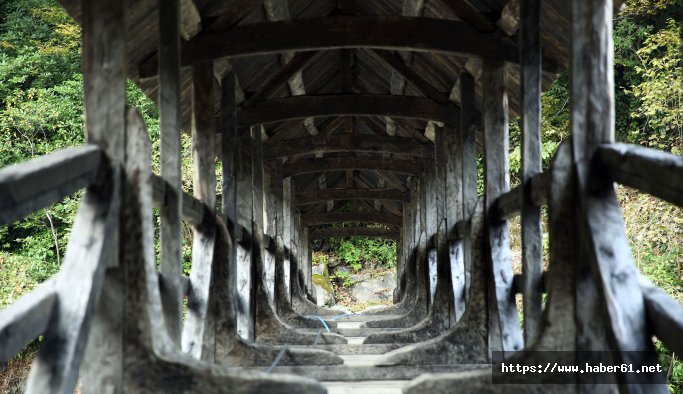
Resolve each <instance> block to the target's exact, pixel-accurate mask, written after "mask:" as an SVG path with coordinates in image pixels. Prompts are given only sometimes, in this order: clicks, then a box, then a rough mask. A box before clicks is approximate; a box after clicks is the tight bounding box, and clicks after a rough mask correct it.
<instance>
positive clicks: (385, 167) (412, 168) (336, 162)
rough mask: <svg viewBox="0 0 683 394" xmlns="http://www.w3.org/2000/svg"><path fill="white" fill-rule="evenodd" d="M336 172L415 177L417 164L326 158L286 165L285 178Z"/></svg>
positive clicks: (364, 158) (351, 157) (390, 160)
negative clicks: (352, 171)
mask: <svg viewBox="0 0 683 394" xmlns="http://www.w3.org/2000/svg"><path fill="white" fill-rule="evenodd" d="M335 170H340V171H342V170H371V171H381V172H391V173H395V174H402V175H409V176H415V175H416V174H417V164H416V163H415V161H413V160H396V159H376V158H367V157H358V156H342V157H326V158H324V159H315V160H308V161H303V160H302V161H299V162H296V163H291V164H289V163H287V164H285V165H284V169H283V176H285V177H288V176H294V175H300V174H312V173H317V172H326V171H335Z"/></svg>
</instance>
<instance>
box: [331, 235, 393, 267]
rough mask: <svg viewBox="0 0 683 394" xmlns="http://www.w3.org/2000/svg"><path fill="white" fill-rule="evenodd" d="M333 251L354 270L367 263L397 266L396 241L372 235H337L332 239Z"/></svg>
mask: <svg viewBox="0 0 683 394" xmlns="http://www.w3.org/2000/svg"><path fill="white" fill-rule="evenodd" d="M330 245H331V247H332V248H331V250H330V251H331V252H332V253H334V254H335V255H336V256H337V257H339V259H340V260H341V261H343V262H344V263H346V264H348V265H350V266H351V268H353V270H354V271H359V270H360V269H362V268H363V266H364V265H365V264H366V263H374V264H381V265H384V266H386V267H391V268H393V267H395V266H396V242H394V241H390V240H386V239H382V238H372V237H348V238H342V237H336V238H331V239H330Z"/></svg>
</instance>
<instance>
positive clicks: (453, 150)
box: [442, 114, 466, 321]
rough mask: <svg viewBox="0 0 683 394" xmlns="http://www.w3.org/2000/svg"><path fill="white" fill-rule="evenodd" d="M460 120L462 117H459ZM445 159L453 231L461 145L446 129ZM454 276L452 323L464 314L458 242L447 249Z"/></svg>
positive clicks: (459, 196) (456, 132) (459, 205)
mask: <svg viewBox="0 0 683 394" xmlns="http://www.w3.org/2000/svg"><path fill="white" fill-rule="evenodd" d="M460 116H461V117H462V114H461V115H460ZM444 131H445V136H444V145H445V146H444V157H443V159H442V160H443V161H444V163H445V166H446V207H445V209H446V223H447V225H448V228H449V229H450V228H452V227H453V226H454V225H455V224H456V223H457V222H458V221H460V220H462V219H463V217H464V216H463V190H462V189H463V187H462V185H463V181H462V154H463V152H462V144H461V141H460V140H461V134H462V133H461V130H460V129H459V128H452V129H445V130H444ZM448 248H449V253H450V261H451V274H452V275H453V278H452V281H453V296H454V300H455V319H456V321H457V320H459V319H460V317H461V316H462V314H463V312H464V311H465V289H466V281H465V257H464V253H463V241H462V240H461V239H459V240H456V241H454V242H451V243H450V244H449V245H448Z"/></svg>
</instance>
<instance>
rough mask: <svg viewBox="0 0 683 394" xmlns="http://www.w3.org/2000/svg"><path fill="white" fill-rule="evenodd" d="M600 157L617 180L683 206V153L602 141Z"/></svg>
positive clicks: (599, 149)
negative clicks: (605, 143) (603, 143)
mask: <svg viewBox="0 0 683 394" xmlns="http://www.w3.org/2000/svg"><path fill="white" fill-rule="evenodd" d="M597 159H598V160H599V162H600V164H601V165H602V166H604V168H605V170H606V171H607V173H608V174H609V176H610V177H611V178H612V179H613V180H615V181H616V182H618V183H621V184H623V185H626V186H629V187H633V188H636V189H638V190H640V191H642V192H645V193H649V194H652V195H653V196H655V197H659V198H661V199H663V200H666V201H668V202H670V203H672V204H676V205H678V206H679V207H683V156H678V155H674V154H671V153H667V152H662V151H659V150H655V149H650V148H645V147H642V146H638V145H629V144H621V143H615V144H608V145H601V146H600V147H599V148H598V152H597Z"/></svg>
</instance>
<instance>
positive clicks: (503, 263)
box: [482, 59, 524, 356]
mask: <svg viewBox="0 0 683 394" xmlns="http://www.w3.org/2000/svg"><path fill="white" fill-rule="evenodd" d="M504 78H505V74H504V67H503V64H502V63H501V62H498V61H495V60H491V59H486V60H485V61H484V72H483V75H482V80H483V85H484V102H483V105H482V107H483V111H484V113H483V116H484V145H485V163H486V177H485V181H486V183H485V185H486V190H485V199H486V212H487V216H488V217H489V220H490V221H489V223H488V234H487V235H488V246H489V250H490V253H491V256H490V259H491V261H490V264H491V272H492V275H493V282H494V284H493V292H494V294H493V295H494V299H493V300H491V303H492V307H491V308H490V312H491V314H492V317H491V318H492V319H496V320H497V322H498V323H499V326H498V328H499V329H500V332H497V330H495V329H494V330H492V341H493V342H494V343H493V344H492V349H493V350H499V349H500V350H501V351H503V352H504V353H505V354H506V356H507V355H509V354H512V353H513V352H515V351H517V350H520V349H522V348H523V347H524V341H523V339H522V332H521V330H520V327H519V320H518V314H517V306H516V304H515V301H514V300H515V298H514V292H513V289H512V283H513V281H512V279H513V276H512V264H511V260H510V246H509V243H508V236H509V234H508V226H507V222H501V221H496V220H495V219H493V218H492V217H491V216H492V211H491V210H492V208H493V206H494V202H495V201H496V199H497V198H498V197H500V196H501V195H502V194H503V193H505V192H507V191H508V189H509V187H510V179H509V171H510V167H509V162H508V155H509V146H508V145H509V134H508V106H507V104H508V103H507V93H506V92H505V84H504ZM494 323H496V322H494ZM493 327H494V328H495V327H496V324H493ZM499 346H500V348H499Z"/></svg>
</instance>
